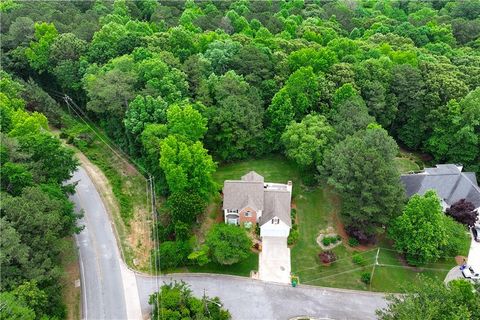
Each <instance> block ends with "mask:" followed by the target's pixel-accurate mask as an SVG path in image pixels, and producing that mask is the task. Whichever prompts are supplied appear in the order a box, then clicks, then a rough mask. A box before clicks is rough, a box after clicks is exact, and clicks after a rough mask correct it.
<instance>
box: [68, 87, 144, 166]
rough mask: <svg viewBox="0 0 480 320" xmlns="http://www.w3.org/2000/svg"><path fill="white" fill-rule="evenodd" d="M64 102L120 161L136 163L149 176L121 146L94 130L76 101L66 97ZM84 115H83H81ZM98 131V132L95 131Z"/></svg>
mask: <svg viewBox="0 0 480 320" xmlns="http://www.w3.org/2000/svg"><path fill="white" fill-rule="evenodd" d="M63 100H64V101H65V103H66V104H67V106H68V107H69V108H71V107H73V111H74V112H75V114H76V115H77V116H78V117H79V118H80V119H82V121H83V122H84V123H85V124H86V125H87V126H88V127H89V128H90V130H92V131H93V132H94V133H95V135H96V136H97V137H98V138H99V139H100V140H101V141H102V142H103V143H104V144H105V145H106V146H107V147H108V148H109V149H110V150H112V152H113V153H114V154H115V155H116V156H117V157H119V158H120V160H123V161H124V162H125V163H127V164H128V165H131V164H130V163H129V162H127V161H125V160H124V157H125V158H127V159H128V160H129V161H130V162H132V163H134V164H135V166H136V167H137V168H139V169H140V170H141V171H142V173H143V174H144V175H145V174H148V172H147V170H146V169H145V168H144V167H143V166H142V165H140V164H139V163H138V162H136V161H135V159H133V158H132V157H130V156H129V155H128V154H127V153H125V152H124V151H123V150H122V149H121V148H120V147H119V146H117V145H116V144H115V143H114V142H113V141H112V140H111V139H110V138H108V136H106V135H105V136H104V137H102V136H101V135H100V134H99V133H98V132H100V130H99V129H98V128H93V126H92V125H90V123H93V121H92V120H91V119H90V118H89V117H88V115H87V114H86V113H85V112H84V111H83V110H82V109H81V108H80V107H79V106H78V105H77V104H76V103H75V101H73V100H72V98H70V97H69V96H68V95H64V96H63ZM80 113H82V115H81V114H80ZM85 118H86V119H87V120H88V121H89V122H90V123H89V122H87V121H86V120H85ZM95 129H97V130H95ZM97 131H98V132H97ZM105 139H107V140H108V141H109V142H110V144H111V145H114V146H115V147H116V148H117V150H118V152H120V153H121V154H122V155H119V154H118V152H117V151H116V150H114V149H113V148H112V147H111V146H110V144H109V143H107V142H106V141H105Z"/></svg>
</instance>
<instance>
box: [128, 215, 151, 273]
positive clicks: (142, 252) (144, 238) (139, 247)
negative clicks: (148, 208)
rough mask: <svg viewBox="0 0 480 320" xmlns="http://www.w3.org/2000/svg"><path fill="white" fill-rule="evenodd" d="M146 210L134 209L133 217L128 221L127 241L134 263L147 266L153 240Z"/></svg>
mask: <svg viewBox="0 0 480 320" xmlns="http://www.w3.org/2000/svg"><path fill="white" fill-rule="evenodd" d="M148 215H149V213H148V212H145V211H143V210H140V209H138V210H135V212H134V217H135V218H134V219H133V221H131V223H130V233H129V235H128V242H129V244H130V246H131V247H132V248H133V251H134V259H135V261H134V264H135V265H138V266H147V265H149V261H150V252H151V250H152V248H153V241H152V238H151V236H150V234H151V231H150V226H151V225H152V221H151V219H148Z"/></svg>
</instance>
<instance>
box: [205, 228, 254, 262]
mask: <svg viewBox="0 0 480 320" xmlns="http://www.w3.org/2000/svg"><path fill="white" fill-rule="evenodd" d="M206 244H207V246H208V247H209V248H210V255H211V256H212V259H213V261H215V262H217V263H220V264H224V265H231V264H234V263H237V262H240V261H242V260H244V259H245V258H247V257H248V254H249V252H250V247H251V246H252V240H250V238H249V237H248V236H247V233H246V232H245V230H244V229H243V228H239V227H237V226H234V225H230V224H224V223H220V224H217V225H215V226H214V227H213V228H212V229H211V230H210V232H209V233H208V235H207V241H206Z"/></svg>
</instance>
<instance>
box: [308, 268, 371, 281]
mask: <svg viewBox="0 0 480 320" xmlns="http://www.w3.org/2000/svg"><path fill="white" fill-rule="evenodd" d="M372 265H373V264H370V265H367V266H364V267H361V268H356V269H351V270H348V271H343V272H339V273H337V274H332V275H329V276H325V277H320V278H316V279H312V280H307V281H302V282H303V283H308V282H313V281H317V280H322V279H328V278H331V277H336V276H338V275H341V274H345V273H350V272H355V271H359V270H362V269H364V268H367V267H370V266H372Z"/></svg>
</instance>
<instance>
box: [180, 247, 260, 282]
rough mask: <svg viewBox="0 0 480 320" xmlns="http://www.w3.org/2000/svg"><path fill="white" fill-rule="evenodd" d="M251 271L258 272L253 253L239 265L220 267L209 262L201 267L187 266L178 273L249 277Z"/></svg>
mask: <svg viewBox="0 0 480 320" xmlns="http://www.w3.org/2000/svg"><path fill="white" fill-rule="evenodd" d="M252 270H258V254H256V253H254V252H251V253H250V255H249V256H248V258H247V259H245V260H243V261H242V262H240V263H236V264H232V265H231V266H222V265H219V264H217V263H213V262H211V263H208V264H206V265H204V266H202V267H200V266H188V267H186V268H183V269H180V270H178V271H180V272H182V271H184V272H185V271H186V272H205V273H220V274H233V275H236V276H244V277H249V276H250V271H252Z"/></svg>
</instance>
